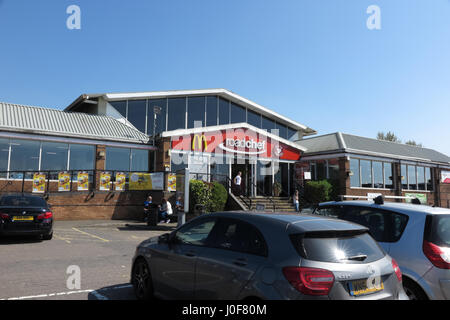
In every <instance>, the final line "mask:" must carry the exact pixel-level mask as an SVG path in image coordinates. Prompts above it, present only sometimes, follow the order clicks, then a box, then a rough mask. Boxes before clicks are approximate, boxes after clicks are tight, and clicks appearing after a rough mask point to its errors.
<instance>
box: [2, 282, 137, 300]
mask: <svg viewBox="0 0 450 320" xmlns="http://www.w3.org/2000/svg"><path fill="white" fill-rule="evenodd" d="M132 287H133V285H131V284H125V285H121V286H115V287H111V288H105V289H100V290H92V289H89V290H78V291H68V292H58V293H49V294H39V295H35V296H24V297H15V298H5V299H0V300H28V299H40V298H50V297H56V296H68V295H71V294H80V293H91V294H92V295H94V296H95V297H96V298H97V299H98V300H109V298H108V297H106V296H104V295H103V294H100V293H99V291H109V290H119V289H127V288H132Z"/></svg>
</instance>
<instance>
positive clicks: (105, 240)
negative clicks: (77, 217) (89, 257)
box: [72, 228, 109, 242]
mask: <svg viewBox="0 0 450 320" xmlns="http://www.w3.org/2000/svg"><path fill="white" fill-rule="evenodd" d="M72 229H73V230H75V231H77V232H80V233H82V234H84V235H87V236H90V237H92V238H96V239H99V240H101V241H103V242H109V240H107V239H103V238H101V237H99V236H96V235H94V234H90V233H88V232H85V231H81V230H80V229H77V228H72Z"/></svg>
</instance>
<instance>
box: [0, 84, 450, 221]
mask: <svg viewBox="0 0 450 320" xmlns="http://www.w3.org/2000/svg"><path fill="white" fill-rule="evenodd" d="M315 134H316V131H315V130H313V129H311V128H309V127H307V126H305V125H303V124H300V123H298V122H296V121H294V120H292V119H289V118H287V117H284V116H282V115H280V114H278V113H276V112H274V111H272V110H270V109H268V108H266V107H263V106H261V105H259V104H256V103H254V102H252V101H250V100H248V99H245V98H243V97H241V96H239V95H237V94H235V93H233V92H230V91H228V90H224V89H211V90H189V91H165V92H140V93H102V94H83V95H81V96H80V97H79V98H77V99H76V100H75V101H74V102H73V103H72V104H70V105H69V106H68V107H67V108H66V109H65V110H64V111H60V110H55V109H47V108H39V107H29V106H21V105H15V104H7V103H0V192H37V193H42V194H43V195H44V196H45V197H46V198H47V199H48V202H49V203H50V204H52V206H53V211H54V213H55V217H56V218H57V219H111V218H112V219H121V218H136V217H141V216H142V203H143V201H144V199H145V198H146V196H147V195H148V194H152V196H153V198H154V200H155V201H156V202H159V201H160V200H161V198H162V197H166V198H171V197H172V198H173V191H174V187H173V185H172V183H171V173H175V172H177V171H179V170H180V169H183V168H188V169H189V170H190V172H194V173H196V175H195V176H193V177H195V178H198V179H204V180H209V181H210V180H217V181H222V182H224V183H226V184H228V183H229V182H230V179H232V178H233V177H234V176H235V175H236V174H237V173H238V172H242V180H243V183H242V192H243V194H244V195H245V197H247V198H253V199H258V197H260V198H259V199H261V197H265V198H267V197H271V196H272V195H273V194H274V192H276V189H277V190H278V191H277V192H276V193H277V195H279V196H281V197H284V198H282V199H283V201H285V202H287V203H289V202H290V200H288V198H287V197H289V196H291V195H292V194H293V192H294V190H295V189H296V188H299V186H300V185H302V183H304V181H305V179H304V178H305V172H311V178H312V179H317V180H318V179H323V178H328V179H335V180H336V181H337V184H338V185H339V186H340V190H339V191H340V192H341V193H342V194H345V195H367V193H383V194H389V195H391V194H392V195H404V194H406V193H421V194H425V196H426V199H427V202H428V203H432V204H439V205H441V206H448V204H449V203H448V202H449V200H450V197H449V193H450V190H449V189H448V186H450V184H445V183H444V181H445V179H444V180H443V179H441V178H442V177H444V176H445V175H446V174H447V171H450V159H449V158H448V157H447V156H445V155H443V154H440V153H438V152H436V151H433V150H429V149H424V148H417V147H407V146H404V145H400V144H395V145H394V144H386V143H385V142H382V141H378V140H373V139H367V138H362V137H355V136H350V135H344V134H340V133H338V134H334V135H326V136H321V137H314V138H308V136H311V135H315ZM365 139H366V140H365ZM368 141H370V143H368ZM368 146H369V147H368ZM405 148H406V149H407V150H409V151H405V150H406V149H405ZM408 148H415V149H414V150H412V149H408ZM380 164H381V167H380ZM380 168H381V171H380ZM369 171H370V174H369ZM389 172H392V173H389ZM413 172H414V174H413ZM149 173H151V174H149ZM380 175H381V180H380ZM402 177H403V179H401V178H402ZM37 178H40V180H39V179H37ZM306 178H308V174H306ZM399 179H400V180H399ZM414 179H415V180H414ZM37 180H39V181H38V182H36V181H37ZM400 181H401V182H400ZM380 183H381V184H380ZM274 186H277V188H274ZM405 186H406V187H405ZM237 201H238V200H237ZM239 205H240V206H241V208H243V209H246V208H247V207H246V203H245V202H244V203H242V202H241V203H239ZM282 207H283V208H284V206H280V208H282Z"/></svg>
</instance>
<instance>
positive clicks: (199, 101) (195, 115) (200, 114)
mask: <svg viewBox="0 0 450 320" xmlns="http://www.w3.org/2000/svg"><path fill="white" fill-rule="evenodd" d="M195 122H200V126H199V125H197V126H195ZM204 126H205V97H189V98H188V129H192V128H195V127H197V128H198V127H204Z"/></svg>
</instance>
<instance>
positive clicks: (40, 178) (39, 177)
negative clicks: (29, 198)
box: [33, 173, 45, 193]
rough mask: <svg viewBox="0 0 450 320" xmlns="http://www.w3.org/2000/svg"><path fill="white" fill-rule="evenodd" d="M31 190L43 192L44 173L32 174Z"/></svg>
mask: <svg viewBox="0 0 450 320" xmlns="http://www.w3.org/2000/svg"><path fill="white" fill-rule="evenodd" d="M33 192H35V193H44V192H45V174H42V173H35V174H34V175H33Z"/></svg>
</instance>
